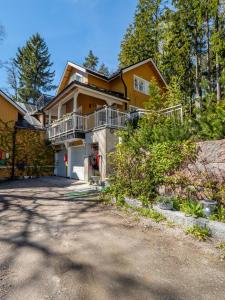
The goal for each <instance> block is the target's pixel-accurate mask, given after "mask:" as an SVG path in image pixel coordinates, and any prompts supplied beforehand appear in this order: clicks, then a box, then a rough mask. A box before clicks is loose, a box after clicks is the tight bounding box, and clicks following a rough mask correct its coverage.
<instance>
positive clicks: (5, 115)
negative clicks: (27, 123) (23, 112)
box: [0, 95, 19, 122]
mask: <svg viewBox="0 0 225 300" xmlns="http://www.w3.org/2000/svg"><path fill="white" fill-rule="evenodd" d="M18 113H19V111H18V110H17V109H16V108H15V107H14V106H13V105H12V104H11V103H9V102H8V101H7V100H6V99H5V98H3V97H2V96H1V95H0V120H2V121H4V122H9V121H14V122H16V121H17V120H18Z"/></svg>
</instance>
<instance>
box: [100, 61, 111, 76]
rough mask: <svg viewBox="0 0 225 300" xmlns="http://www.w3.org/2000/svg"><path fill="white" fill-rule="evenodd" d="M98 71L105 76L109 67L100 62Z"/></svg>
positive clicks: (107, 74)
mask: <svg viewBox="0 0 225 300" xmlns="http://www.w3.org/2000/svg"><path fill="white" fill-rule="evenodd" d="M98 72H99V73H101V74H103V75H105V76H109V69H108V67H106V65H105V64H104V63H102V64H101V66H100V67H99V69H98Z"/></svg>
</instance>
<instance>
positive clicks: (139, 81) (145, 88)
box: [134, 75, 149, 95]
mask: <svg viewBox="0 0 225 300" xmlns="http://www.w3.org/2000/svg"><path fill="white" fill-rule="evenodd" d="M134 89H135V90H136V91H138V92H140V93H143V94H146V95H148V94H149V81H147V80H145V79H143V78H140V77H138V76H136V75H134Z"/></svg>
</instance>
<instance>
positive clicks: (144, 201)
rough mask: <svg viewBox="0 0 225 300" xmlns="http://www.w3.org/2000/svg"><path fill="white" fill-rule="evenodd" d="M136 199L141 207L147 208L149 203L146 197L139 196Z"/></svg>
mask: <svg viewBox="0 0 225 300" xmlns="http://www.w3.org/2000/svg"><path fill="white" fill-rule="evenodd" d="M138 199H139V200H140V201H141V203H142V205H143V206H145V207H148V206H149V203H150V201H149V199H148V198H147V197H145V196H142V195H141V196H140V197H139V198H138Z"/></svg>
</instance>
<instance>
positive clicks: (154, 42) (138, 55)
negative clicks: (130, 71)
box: [119, 0, 163, 67]
mask: <svg viewBox="0 0 225 300" xmlns="http://www.w3.org/2000/svg"><path fill="white" fill-rule="evenodd" d="M162 3H163V0H139V2H138V5H137V8H136V12H135V17H134V22H133V24H130V25H129V27H128V29H127V32H126V33H125V36H124V38H123V41H122V43H121V51H120V54H119V61H120V66H121V67H125V66H128V65H131V64H134V63H137V62H139V61H142V60H144V59H147V58H149V57H151V58H153V59H154V61H155V62H156V63H157V61H158V55H159V48H160V32H161V28H160V21H161V16H162V14H163V5H162Z"/></svg>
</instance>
